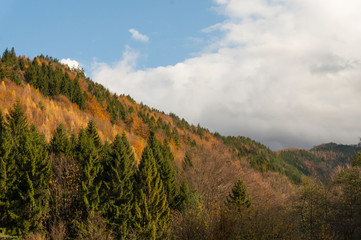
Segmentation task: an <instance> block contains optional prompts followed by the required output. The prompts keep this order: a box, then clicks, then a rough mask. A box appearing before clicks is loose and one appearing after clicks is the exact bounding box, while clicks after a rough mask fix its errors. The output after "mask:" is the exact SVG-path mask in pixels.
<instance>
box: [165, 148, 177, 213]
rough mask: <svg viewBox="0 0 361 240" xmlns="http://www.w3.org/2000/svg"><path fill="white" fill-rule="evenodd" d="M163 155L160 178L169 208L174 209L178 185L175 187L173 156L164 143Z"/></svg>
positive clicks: (175, 177)
mask: <svg viewBox="0 0 361 240" xmlns="http://www.w3.org/2000/svg"><path fill="white" fill-rule="evenodd" d="M161 149H162V154H163V164H162V167H161V178H162V181H163V184H164V188H165V190H166V193H167V200H168V202H169V206H170V207H171V208H175V207H176V205H177V203H176V197H177V195H178V185H177V176H176V175H177V172H176V168H175V166H174V156H173V153H172V151H171V150H170V147H169V145H168V142H167V141H165V142H164V144H163V145H162V146H161Z"/></svg>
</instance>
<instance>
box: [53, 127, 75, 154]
mask: <svg viewBox="0 0 361 240" xmlns="http://www.w3.org/2000/svg"><path fill="white" fill-rule="evenodd" d="M49 149H50V151H51V152H52V153H54V154H56V155H59V154H65V155H66V156H70V154H71V145H70V141H69V137H68V134H67V132H66V129H65V126H64V124H59V126H58V127H57V128H56V129H55V132H54V134H53V137H52V139H51V140H50V146H49Z"/></svg>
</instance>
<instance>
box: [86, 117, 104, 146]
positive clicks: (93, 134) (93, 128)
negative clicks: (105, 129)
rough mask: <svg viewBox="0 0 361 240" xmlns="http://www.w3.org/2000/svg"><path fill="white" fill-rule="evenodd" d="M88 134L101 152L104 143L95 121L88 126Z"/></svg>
mask: <svg viewBox="0 0 361 240" xmlns="http://www.w3.org/2000/svg"><path fill="white" fill-rule="evenodd" d="M86 134H87V135H88V136H89V137H90V138H91V139H92V141H93V143H94V145H95V147H96V148H97V149H98V150H99V149H100V148H101V147H102V142H101V140H100V137H99V134H98V130H97V127H96V125H95V122H94V121H93V120H91V121H90V122H89V123H88V126H87V128H86Z"/></svg>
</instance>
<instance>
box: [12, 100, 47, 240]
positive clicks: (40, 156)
mask: <svg viewBox="0 0 361 240" xmlns="http://www.w3.org/2000/svg"><path fill="white" fill-rule="evenodd" d="M6 120H7V123H6V128H7V131H8V132H9V135H8V136H9V140H10V146H9V147H10V153H9V154H8V156H7V157H6V158H5V161H6V162H7V164H8V165H10V166H13V168H14V169H16V175H15V176H10V175H9V174H7V178H8V179H9V181H10V182H12V183H13V184H12V187H11V189H7V196H6V198H7V201H8V202H11V205H10V206H9V208H8V211H7V212H6V214H5V215H6V216H5V218H6V219H7V220H8V221H7V226H8V231H9V232H11V233H12V234H14V233H17V234H24V233H27V232H29V231H35V230H41V229H42V227H43V221H44V216H45V215H46V214H47V212H48V207H47V206H48V201H49V183H50V178H51V171H50V161H49V158H48V151H47V147H46V142H45V138H44V136H43V135H41V134H40V133H39V132H38V130H37V129H36V128H35V127H34V126H31V127H30V128H29V126H28V123H27V120H26V118H25V116H24V112H23V111H22V109H21V106H20V103H19V102H18V103H17V104H16V105H15V106H14V107H13V109H11V110H10V112H9V114H8V115H7V116H6ZM14 163H15V164H14ZM11 178H12V179H11ZM10 186H11V185H10Z"/></svg>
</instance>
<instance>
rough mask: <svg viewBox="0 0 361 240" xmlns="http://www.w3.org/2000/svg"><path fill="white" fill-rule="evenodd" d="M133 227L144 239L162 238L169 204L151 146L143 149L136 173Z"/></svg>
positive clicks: (166, 223)
mask: <svg viewBox="0 0 361 240" xmlns="http://www.w3.org/2000/svg"><path fill="white" fill-rule="evenodd" d="M135 179H136V188H135V190H136V205H135V217H136V221H135V227H136V230H137V233H138V236H139V237H141V238H144V239H164V238H165V235H164V234H165V232H166V229H167V226H168V220H169V206H168V202H167V197H166V193H165V192H164V189H163V184H162V181H161V179H160V177H159V175H158V172H157V167H156V163H155V159H154V157H153V153H152V150H151V148H150V147H149V146H148V147H146V148H145V149H144V151H143V154H142V159H141V162H140V164H139V170H138V172H137V173H136V178H135Z"/></svg>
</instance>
